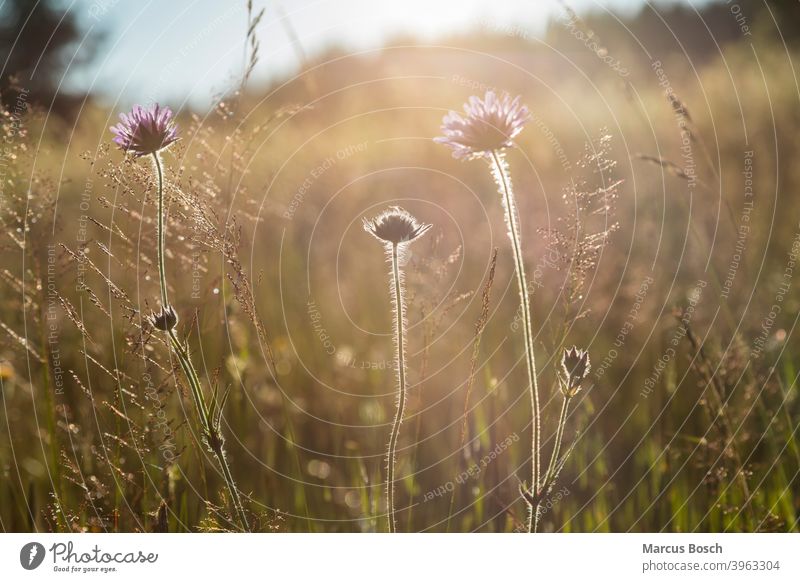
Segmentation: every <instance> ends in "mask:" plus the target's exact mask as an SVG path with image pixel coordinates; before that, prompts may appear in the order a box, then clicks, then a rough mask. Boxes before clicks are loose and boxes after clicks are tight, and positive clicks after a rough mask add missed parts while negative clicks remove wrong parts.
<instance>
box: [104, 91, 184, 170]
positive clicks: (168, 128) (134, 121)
mask: <svg viewBox="0 0 800 582" xmlns="http://www.w3.org/2000/svg"><path fill="white" fill-rule="evenodd" d="M119 118H120V123H118V124H117V125H115V126H112V127H111V128H110V129H111V132H112V133H113V134H114V135H115V136H116V137H115V138H114V143H116V144H117V145H118V146H119V147H120V149H121V150H123V151H125V152H129V153H132V154H133V155H134V156H136V157H139V156H146V155H148V154H154V153H156V152H157V151H159V150H162V149H164V148H165V147H167V146H168V145H170V144H172V143H174V142H176V141H178V126H177V125H175V122H174V120H173V118H172V110H171V109H170V108H169V107H161V106H160V105H159V104H158V103H155V104H154V105H152V106H151V107H150V108H149V109H145V108H144V107H142V106H141V105H134V107H133V109H132V110H131V112H130V113H128V114H125V113H120V114H119Z"/></svg>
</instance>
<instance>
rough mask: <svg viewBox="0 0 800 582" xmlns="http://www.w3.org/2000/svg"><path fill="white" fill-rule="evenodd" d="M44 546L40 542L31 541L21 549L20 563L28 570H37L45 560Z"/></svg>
mask: <svg viewBox="0 0 800 582" xmlns="http://www.w3.org/2000/svg"><path fill="white" fill-rule="evenodd" d="M44 555H45V551H44V546H43V545H42V544H40V543H39V542H29V543H27V544H25V545H24V546H22V549H21V550H20V551H19V563H20V564H21V565H22V567H23V568H25V569H26V570H35V569H36V568H38V567H39V566H41V565H42V562H43V561H44Z"/></svg>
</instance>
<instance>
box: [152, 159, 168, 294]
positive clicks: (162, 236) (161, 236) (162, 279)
mask: <svg viewBox="0 0 800 582" xmlns="http://www.w3.org/2000/svg"><path fill="white" fill-rule="evenodd" d="M153 160H154V161H155V164H156V172H157V173H158V232H157V233H156V234H157V237H158V281H159V284H160V286H161V305H162V307H164V308H165V309H166V308H167V307H168V306H169V297H168V295H167V270H166V267H165V264H164V252H165V251H164V249H165V246H166V242H165V241H166V229H165V228H164V220H165V216H164V215H165V212H164V172H163V170H162V169H161V160H160V159H159V157H158V152H154V153H153Z"/></svg>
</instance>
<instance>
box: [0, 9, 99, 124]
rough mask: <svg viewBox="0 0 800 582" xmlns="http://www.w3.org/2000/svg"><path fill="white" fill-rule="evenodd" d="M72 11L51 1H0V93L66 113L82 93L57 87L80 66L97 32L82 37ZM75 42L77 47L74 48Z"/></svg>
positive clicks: (91, 50) (91, 49)
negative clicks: (68, 71) (67, 72)
mask: <svg viewBox="0 0 800 582" xmlns="http://www.w3.org/2000/svg"><path fill="white" fill-rule="evenodd" d="M82 36H83V32H82V31H81V28H80V26H79V24H78V18H77V13H76V11H75V10H74V8H70V7H68V6H66V5H64V4H63V3H59V2H57V1H53V0H5V2H2V3H0V95H2V98H3V101H6V102H8V101H10V100H13V99H15V98H16V97H15V95H19V94H20V92H21V91H24V92H26V98H27V99H29V100H32V101H34V102H36V103H39V104H41V105H43V106H46V107H49V108H51V109H52V110H54V111H55V112H56V113H59V114H65V113H68V112H69V111H70V110H71V109H72V107H73V106H74V104H75V103H77V102H78V101H79V100H80V99H81V98H82V96H79V95H74V94H70V93H68V92H66V91H65V90H64V89H63V88H61V89H59V83H60V82H61V79H62V76H64V74H65V73H66V71H67V65H69V67H70V72H72V71H73V70H74V69H75V68H77V67H81V66H85V65H86V64H87V63H88V62H89V60H90V59H91V58H92V56H93V55H94V54H95V53H96V51H95V50H94V49H95V48H96V46H97V42H98V41H99V40H100V36H99V35H97V34H92V35H91V36H88V37H87V38H86V39H82ZM81 40H84V43H83V46H82V47H81V50H80V51H79V52H76V50H77V47H78V45H79V43H80V41H81Z"/></svg>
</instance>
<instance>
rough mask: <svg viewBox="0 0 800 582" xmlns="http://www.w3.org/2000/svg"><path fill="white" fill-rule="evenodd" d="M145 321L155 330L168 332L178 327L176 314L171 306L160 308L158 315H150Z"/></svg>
mask: <svg viewBox="0 0 800 582" xmlns="http://www.w3.org/2000/svg"><path fill="white" fill-rule="evenodd" d="M147 321H148V322H149V323H150V325H152V326H153V327H154V328H156V329H160V330H161V331H170V330H172V329H174V328H175V326H176V325H178V314H177V313H176V312H175V309H173V308H172V305H167V306H166V307H162V308H161V310H160V311H159V312H158V313H155V312H154V313H152V314H150V315H149V316H148V317H147Z"/></svg>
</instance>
